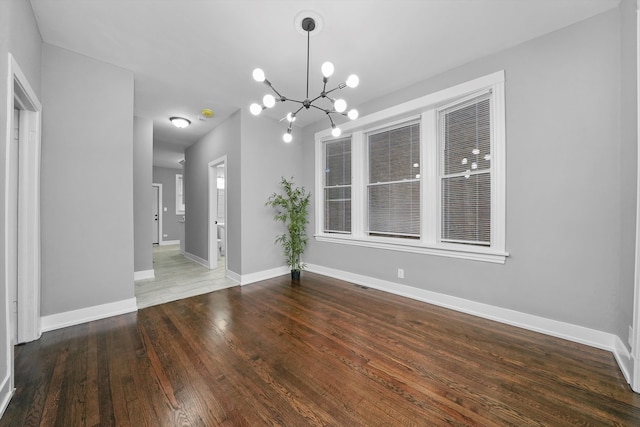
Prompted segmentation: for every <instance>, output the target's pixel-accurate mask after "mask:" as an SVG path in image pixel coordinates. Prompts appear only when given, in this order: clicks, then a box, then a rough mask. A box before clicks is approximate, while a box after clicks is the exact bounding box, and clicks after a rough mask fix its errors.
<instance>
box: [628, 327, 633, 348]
mask: <svg viewBox="0 0 640 427" xmlns="http://www.w3.org/2000/svg"><path fill="white" fill-rule="evenodd" d="M628 342H629V346H630V347H631V348H633V327H632V326H629V338H628Z"/></svg>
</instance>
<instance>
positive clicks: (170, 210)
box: [153, 166, 183, 241]
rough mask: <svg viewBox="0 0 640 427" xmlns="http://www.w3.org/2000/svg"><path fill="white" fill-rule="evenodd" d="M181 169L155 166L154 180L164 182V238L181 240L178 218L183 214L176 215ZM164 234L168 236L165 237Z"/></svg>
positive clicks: (165, 239)
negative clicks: (177, 189) (178, 176)
mask: <svg viewBox="0 0 640 427" xmlns="http://www.w3.org/2000/svg"><path fill="white" fill-rule="evenodd" d="M181 173H182V168H180V169H169V168H161V167H157V166H154V167H153V182H154V183H156V184H162V204H163V205H164V207H166V208H167V211H166V212H162V234H163V237H162V240H163V241H167V240H180V224H179V223H178V219H180V218H182V217H183V215H176V174H181ZM164 234H166V235H167V236H166V237H164Z"/></svg>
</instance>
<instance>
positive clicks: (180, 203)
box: [176, 173, 185, 215]
mask: <svg viewBox="0 0 640 427" xmlns="http://www.w3.org/2000/svg"><path fill="white" fill-rule="evenodd" d="M184 211H185V206H184V181H183V178H182V174H181V173H177V174H176V215H184Z"/></svg>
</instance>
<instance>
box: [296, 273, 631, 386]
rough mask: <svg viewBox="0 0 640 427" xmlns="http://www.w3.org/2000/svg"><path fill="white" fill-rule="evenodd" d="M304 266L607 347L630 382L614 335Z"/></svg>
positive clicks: (624, 356) (624, 352)
mask: <svg viewBox="0 0 640 427" xmlns="http://www.w3.org/2000/svg"><path fill="white" fill-rule="evenodd" d="M307 269H308V270H309V271H312V272H314V273H318V274H322V275H325V276H329V277H334V278H336V279H340V280H345V281H347V282H351V283H355V284H358V285H363V286H367V287H369V288H374V289H378V290H381V291H385V292H389V293H392V294H395V295H400V296H403V297H407V298H412V299H415V300H418V301H422V302H426V303H429V304H433V305H437V306H440V307H445V308H449V309H451V310H455V311H460V312H463V313H467V314H471V315H474V316H478V317H482V318H485V319H489V320H494V321H496V322H501V323H506V324H508V325H512V326H517V327H519V328H523V329H528V330H530V331H535V332H540V333H543V334H546V335H551V336H554V337H558V338H562V339H566V340H569V341H573V342H577V343H580V344H585V345H588V346H591V347H595V348H599V349H602V350H608V351H610V352H612V353H613V355H614V357H615V359H616V361H617V362H618V365H619V366H620V370H621V371H622V373H623V375H624V376H625V378H626V380H627V382H629V383H631V372H632V370H633V369H632V367H633V361H632V360H631V355H630V353H629V351H628V350H627V348H626V346H625V345H624V344H623V342H622V340H621V339H620V338H619V337H618V336H617V335H614V334H610V333H607V332H602V331H598V330H595V329H590V328H585V327H583V326H578V325H573V324H571V323H565V322H559V321H557V320H551V319H547V318H544V317H540V316H535V315H532V314H527V313H522V312H519V311H515V310H509V309H506V308H501V307H496V306H492V305H488V304H483V303H480V302H475V301H471V300H467V299H463V298H458V297H453V296H450V295H445V294H441V293H437V292H432V291H427V290H424V289H419V288H415V287H412V286H407V285H401V284H398V283H393V282H389V281H386V280H381V279H376V278H373V277H368V276H363V275H360V274H355V273H350V272H347V271H342V270H337V269H333V268H329V267H323V266H320V265H313V264H308V265H307Z"/></svg>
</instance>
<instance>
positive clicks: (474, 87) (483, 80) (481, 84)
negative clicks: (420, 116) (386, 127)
mask: <svg viewBox="0 0 640 427" xmlns="http://www.w3.org/2000/svg"><path fill="white" fill-rule="evenodd" d="M504 80H505V77H504V70H500V71H496V72H495V73H492V74H488V75H486V76H483V77H478V78H477V79H473V80H469V81H467V82H464V83H460V84H458V85H455V86H452V87H449V88H446V89H442V90H439V91H437V92H434V93H430V94H428V95H425V96H422V97H420V98H416V99H412V100H411V101H407V102H404V103H402V104H398V105H394V106H393V107H389V108H386V109H384V110H380V111H378V112H375V113H372V114H369V115H367V116H362V117H360V118H358V119H356V120H353V121H350V122H347V123H344V124H341V125H340V129H342V133H343V134H345V133H348V132H352V131H354V130H356V129H359V128H362V127H366V126H369V125H373V124H375V123H376V122H379V121H381V120H388V119H389V118H390V117H394V116H398V115H407V114H411V113H413V112H418V111H420V110H423V109H424V107H425V105H437V104H440V103H442V102H446V101H448V100H451V99H453V98H457V97H460V96H465V95H467V94H469V93H471V92H476V91H478V90H479V88H489V87H492V86H494V85H496V84H499V83H502V82H504ZM326 138H331V129H325V130H323V131H320V132H318V133H316V139H326Z"/></svg>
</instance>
